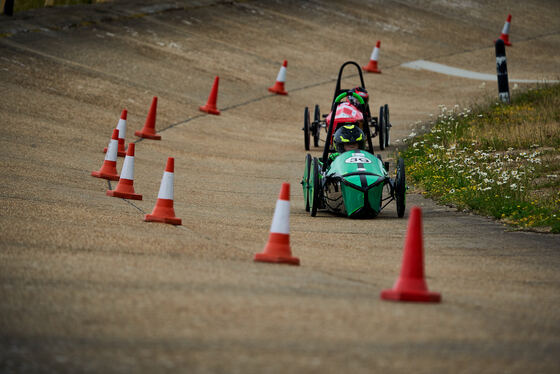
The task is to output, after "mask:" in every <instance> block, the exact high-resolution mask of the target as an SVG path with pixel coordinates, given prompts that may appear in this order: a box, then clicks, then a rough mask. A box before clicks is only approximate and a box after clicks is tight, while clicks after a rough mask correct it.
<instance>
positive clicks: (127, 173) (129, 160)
mask: <svg viewBox="0 0 560 374" xmlns="http://www.w3.org/2000/svg"><path fill="white" fill-rule="evenodd" d="M121 179H128V180H131V181H133V180H134V156H125V158H124V164H123V167H122V172H121Z"/></svg>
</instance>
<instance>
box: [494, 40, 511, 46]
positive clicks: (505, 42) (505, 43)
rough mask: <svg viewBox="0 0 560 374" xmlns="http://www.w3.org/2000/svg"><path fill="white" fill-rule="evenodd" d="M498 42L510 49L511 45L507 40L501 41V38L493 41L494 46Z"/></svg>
mask: <svg viewBox="0 0 560 374" xmlns="http://www.w3.org/2000/svg"><path fill="white" fill-rule="evenodd" d="M498 40H502V41H503V42H504V45H505V46H507V47H511V43H510V42H509V40H506V39H503V38H498V39H496V40H494V44H496V42H497V41H498Z"/></svg>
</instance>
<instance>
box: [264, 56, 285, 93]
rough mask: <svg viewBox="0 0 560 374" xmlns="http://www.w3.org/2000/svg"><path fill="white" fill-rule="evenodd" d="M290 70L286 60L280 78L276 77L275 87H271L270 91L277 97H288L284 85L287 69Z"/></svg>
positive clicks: (279, 74) (281, 68)
mask: <svg viewBox="0 0 560 374" xmlns="http://www.w3.org/2000/svg"><path fill="white" fill-rule="evenodd" d="M287 68H288V60H284V63H283V64H282V67H280V71H279V72H278V76H277V77H276V83H275V84H274V86H272V87H269V88H268V90H269V91H270V92H272V93H275V94H277V95H287V94H288V92H286V89H285V88H284V83H285V82H286V69H287Z"/></svg>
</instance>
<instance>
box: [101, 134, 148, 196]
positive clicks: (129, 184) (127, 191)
mask: <svg viewBox="0 0 560 374" xmlns="http://www.w3.org/2000/svg"><path fill="white" fill-rule="evenodd" d="M107 196H113V197H122V198H123V199H132V200H142V195H139V194H137V193H135V192H134V143H130V144H129V145H128V151H127V152H126V157H125V159H124V164H123V168H122V171H121V179H119V183H118V184H117V187H116V188H115V189H114V190H107Z"/></svg>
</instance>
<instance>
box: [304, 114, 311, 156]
mask: <svg viewBox="0 0 560 374" xmlns="http://www.w3.org/2000/svg"><path fill="white" fill-rule="evenodd" d="M309 126H310V123H309V108H308V107H305V110H304V111H303V141H304V145H305V150H306V151H309V131H310V129H309Z"/></svg>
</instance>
